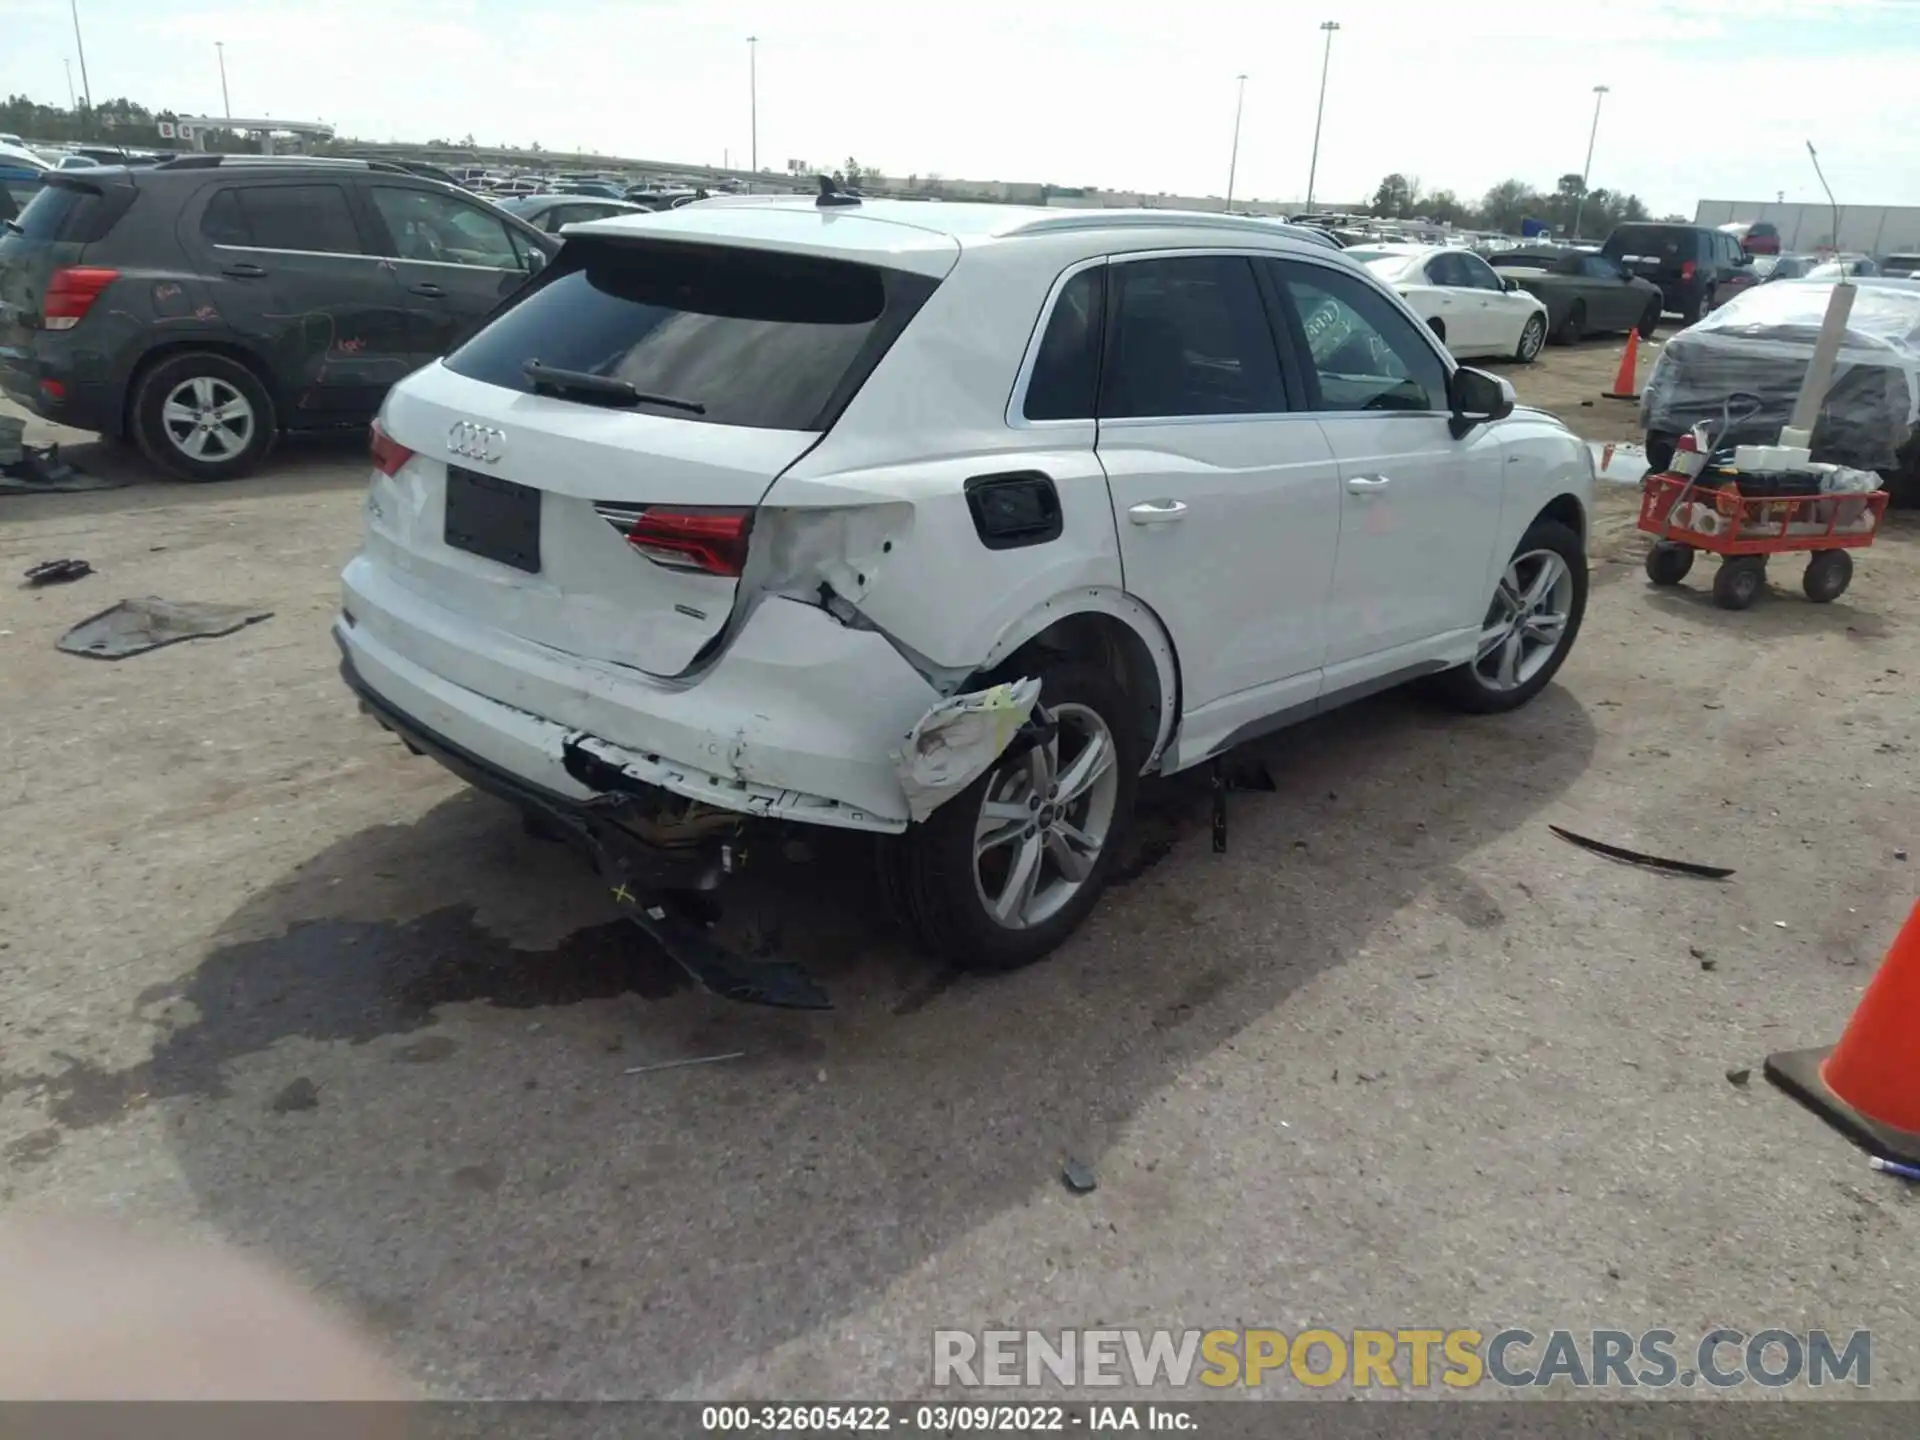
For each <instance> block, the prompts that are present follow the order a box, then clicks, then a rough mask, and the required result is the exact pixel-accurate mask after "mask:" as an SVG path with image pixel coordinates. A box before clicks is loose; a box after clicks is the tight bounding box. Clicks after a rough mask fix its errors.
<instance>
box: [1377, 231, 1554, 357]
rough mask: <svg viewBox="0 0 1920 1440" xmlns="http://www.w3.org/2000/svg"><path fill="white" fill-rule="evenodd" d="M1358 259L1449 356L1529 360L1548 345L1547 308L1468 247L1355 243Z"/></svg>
mask: <svg viewBox="0 0 1920 1440" xmlns="http://www.w3.org/2000/svg"><path fill="white" fill-rule="evenodd" d="M1346 253H1347V258H1348V259H1350V260H1357V261H1359V262H1360V263H1361V264H1362V265H1365V266H1366V267H1367V269H1369V270H1371V271H1372V272H1373V273H1374V275H1375V276H1376V277H1378V278H1379V279H1380V280H1382V281H1384V282H1385V283H1386V284H1388V285H1391V286H1392V287H1393V288H1394V289H1395V290H1398V291H1399V292H1400V297H1401V298H1402V299H1403V300H1405V301H1406V302H1407V304H1408V305H1410V306H1412V307H1413V312H1414V313H1415V314H1416V315H1418V316H1419V317H1420V318H1421V319H1422V320H1424V321H1426V322H1427V324H1428V325H1429V326H1431V327H1432V329H1433V333H1434V334H1435V335H1438V336H1439V337H1440V341H1441V343H1442V344H1443V345H1445V346H1446V347H1447V349H1449V350H1451V351H1452V352H1453V353H1454V355H1456V356H1458V357H1460V358H1463V359H1464V358H1465V357H1466V356H1469V355H1511V356H1512V357H1513V358H1514V359H1516V360H1521V361H1528V362H1530V361H1532V360H1533V358H1534V357H1535V356H1537V355H1538V354H1539V353H1540V347H1541V346H1542V345H1544V344H1546V343H1547V306H1546V302H1545V301H1543V300H1541V299H1540V298H1539V297H1537V296H1534V295H1529V294H1528V293H1527V292H1526V291H1524V290H1522V289H1520V288H1519V287H1518V285H1517V284H1516V283H1513V282H1509V281H1504V280H1502V279H1501V278H1500V276H1499V275H1498V274H1496V273H1495V272H1494V269H1493V267H1492V266H1491V265H1489V264H1487V262H1486V261H1484V260H1482V259H1481V258H1480V257H1479V256H1478V255H1475V254H1474V253H1473V252H1472V251H1471V250H1459V249H1453V248H1447V247H1442V246H1438V245H1356V246H1354V247H1353V248H1352V249H1351V250H1348V251H1347V252H1346Z"/></svg>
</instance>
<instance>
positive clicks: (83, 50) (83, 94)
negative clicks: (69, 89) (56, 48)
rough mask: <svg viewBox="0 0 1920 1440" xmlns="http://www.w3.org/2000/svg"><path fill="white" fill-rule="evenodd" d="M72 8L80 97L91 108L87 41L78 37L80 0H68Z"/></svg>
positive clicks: (91, 85)
mask: <svg viewBox="0 0 1920 1440" xmlns="http://www.w3.org/2000/svg"><path fill="white" fill-rule="evenodd" d="M68 3H69V4H70V6H71V7H72V9H73V48H74V49H75V50H76V51H78V52H79V55H80V98H81V99H83V100H85V101H86V102H87V108H88V109H89V110H91V109H92V108H93V84H92V82H91V81H89V80H88V79H87V42H86V41H84V40H82V39H81V38H80V0H68Z"/></svg>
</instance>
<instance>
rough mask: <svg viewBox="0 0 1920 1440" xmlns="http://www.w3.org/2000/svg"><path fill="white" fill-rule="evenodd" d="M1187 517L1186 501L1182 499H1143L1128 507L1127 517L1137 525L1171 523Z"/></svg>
mask: <svg viewBox="0 0 1920 1440" xmlns="http://www.w3.org/2000/svg"><path fill="white" fill-rule="evenodd" d="M1186 518H1187V507H1186V503H1185V502H1184V501H1180V500H1143V501H1141V502H1140V503H1139V504H1138V505H1132V506H1129V507H1128V509H1127V519H1129V520H1131V521H1132V522H1133V523H1134V524H1136V525H1170V524H1172V523H1173V522H1174V521H1175V520H1184V519H1186Z"/></svg>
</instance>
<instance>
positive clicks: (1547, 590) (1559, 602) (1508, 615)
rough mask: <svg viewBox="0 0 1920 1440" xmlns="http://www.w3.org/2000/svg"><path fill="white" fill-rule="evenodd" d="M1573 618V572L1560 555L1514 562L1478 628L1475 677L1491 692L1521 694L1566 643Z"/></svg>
mask: <svg viewBox="0 0 1920 1440" xmlns="http://www.w3.org/2000/svg"><path fill="white" fill-rule="evenodd" d="M1572 614H1573V571H1572V570H1571V569H1569V568H1568V566H1567V562H1566V561H1565V560H1563V559H1562V558H1561V557H1560V555H1559V553H1558V552H1557V551H1553V550H1529V551H1528V552H1527V553H1526V554H1524V555H1520V556H1516V557H1515V558H1514V561H1513V563H1512V564H1511V565H1509V566H1507V573H1506V574H1504V575H1502V576H1501V577H1500V584H1499V586H1498V588H1496V589H1495V591H1494V593H1493V604H1492V605H1491V606H1489V607H1488V609H1487V618H1486V620H1485V621H1484V622H1483V623H1482V625H1481V627H1480V646H1479V649H1478V650H1476V651H1475V652H1474V657H1473V671H1474V674H1475V675H1476V676H1478V677H1479V680H1480V683H1481V684H1483V685H1485V686H1486V687H1487V688H1488V689H1489V690H1498V691H1502V692H1505V691H1508V690H1518V689H1519V688H1520V687H1521V686H1522V685H1525V684H1526V683H1527V682H1528V681H1529V680H1531V679H1533V677H1534V676H1535V675H1538V674H1539V673H1540V669H1541V667H1542V666H1544V665H1545V664H1546V663H1547V662H1548V661H1549V660H1551V659H1552V658H1553V654H1554V652H1555V651H1556V650H1558V649H1559V648H1560V642H1561V641H1562V640H1563V639H1565V638H1566V634H1567V624H1568V621H1569V620H1570V619H1571V617H1572Z"/></svg>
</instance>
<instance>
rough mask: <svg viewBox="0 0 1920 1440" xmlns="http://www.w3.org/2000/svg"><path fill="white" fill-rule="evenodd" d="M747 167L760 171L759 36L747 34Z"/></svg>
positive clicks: (756, 173)
mask: <svg viewBox="0 0 1920 1440" xmlns="http://www.w3.org/2000/svg"><path fill="white" fill-rule="evenodd" d="M747 168H748V169H750V170H751V171H752V172H753V173H754V174H755V175H758V174H759V173H760V37H759V36H758V35H749V36H747Z"/></svg>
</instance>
